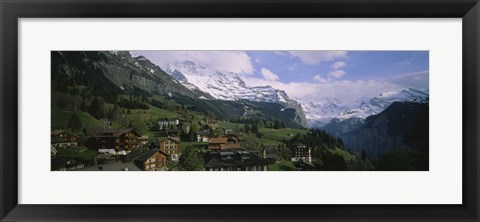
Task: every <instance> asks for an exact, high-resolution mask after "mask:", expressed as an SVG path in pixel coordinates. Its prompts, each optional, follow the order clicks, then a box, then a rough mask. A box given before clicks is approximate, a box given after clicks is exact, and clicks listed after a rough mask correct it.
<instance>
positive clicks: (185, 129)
mask: <svg viewBox="0 0 480 222" xmlns="http://www.w3.org/2000/svg"><path fill="white" fill-rule="evenodd" d="M180 128H181V130H182V133H183V134H188V133H190V129H191V128H192V126H191V125H190V123H181V127H180Z"/></svg>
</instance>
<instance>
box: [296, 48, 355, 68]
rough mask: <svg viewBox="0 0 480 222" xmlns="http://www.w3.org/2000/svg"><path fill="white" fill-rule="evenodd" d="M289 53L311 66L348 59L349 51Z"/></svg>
mask: <svg viewBox="0 0 480 222" xmlns="http://www.w3.org/2000/svg"><path fill="white" fill-rule="evenodd" d="M288 53H289V54H290V56H292V57H297V58H299V59H300V60H302V62H303V63H305V64H309V65H315V64H319V63H321V62H325V61H333V60H335V59H339V58H346V57H347V51H288Z"/></svg>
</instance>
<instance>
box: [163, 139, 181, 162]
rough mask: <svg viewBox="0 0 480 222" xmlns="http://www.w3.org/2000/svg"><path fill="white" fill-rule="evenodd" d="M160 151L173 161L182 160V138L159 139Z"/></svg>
mask: <svg viewBox="0 0 480 222" xmlns="http://www.w3.org/2000/svg"><path fill="white" fill-rule="evenodd" d="M159 144H160V145H159V150H160V151H161V152H163V153H165V154H167V155H168V156H169V158H170V159H171V160H172V161H178V160H179V158H180V137H163V138H160V139H159Z"/></svg>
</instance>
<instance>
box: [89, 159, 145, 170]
mask: <svg viewBox="0 0 480 222" xmlns="http://www.w3.org/2000/svg"><path fill="white" fill-rule="evenodd" d="M80 170H81V171H141V170H140V168H138V167H137V166H136V165H135V164H133V163H132V162H126V163H124V162H121V161H116V162H111V163H105V164H98V165H96V166H90V167H85V168H83V169H80Z"/></svg>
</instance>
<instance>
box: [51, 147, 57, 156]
mask: <svg viewBox="0 0 480 222" xmlns="http://www.w3.org/2000/svg"><path fill="white" fill-rule="evenodd" d="M57 153H58V151H57V149H55V147H54V146H53V145H50V156H55V155H57Z"/></svg>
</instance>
